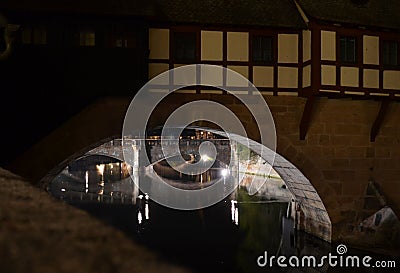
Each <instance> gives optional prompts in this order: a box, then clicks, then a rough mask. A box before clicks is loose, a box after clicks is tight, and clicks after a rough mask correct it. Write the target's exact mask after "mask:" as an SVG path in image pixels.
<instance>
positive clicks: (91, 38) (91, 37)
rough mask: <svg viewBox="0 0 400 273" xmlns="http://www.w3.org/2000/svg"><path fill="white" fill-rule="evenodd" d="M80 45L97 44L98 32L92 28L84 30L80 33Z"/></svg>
mask: <svg viewBox="0 0 400 273" xmlns="http://www.w3.org/2000/svg"><path fill="white" fill-rule="evenodd" d="M79 45H80V46H95V45H96V34H95V32H94V31H92V30H82V31H80V33H79Z"/></svg>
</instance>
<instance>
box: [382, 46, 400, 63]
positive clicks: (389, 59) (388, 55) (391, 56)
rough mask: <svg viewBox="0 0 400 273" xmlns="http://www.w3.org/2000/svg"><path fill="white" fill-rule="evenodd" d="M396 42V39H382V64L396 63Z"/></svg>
mask: <svg viewBox="0 0 400 273" xmlns="http://www.w3.org/2000/svg"><path fill="white" fill-rule="evenodd" d="M398 50H399V47H398V42H397V41H383V52H382V53H383V54H382V57H383V60H382V61H383V64H384V65H398V64H399V54H398Z"/></svg>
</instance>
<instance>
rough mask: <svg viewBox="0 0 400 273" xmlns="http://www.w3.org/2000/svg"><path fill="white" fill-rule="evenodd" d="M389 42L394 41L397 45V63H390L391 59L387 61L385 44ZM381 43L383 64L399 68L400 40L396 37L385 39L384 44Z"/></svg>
mask: <svg viewBox="0 0 400 273" xmlns="http://www.w3.org/2000/svg"><path fill="white" fill-rule="evenodd" d="M387 43H393V44H395V45H396V50H395V53H396V58H395V60H396V64H392V63H390V61H389V63H386V62H385V44H387ZM381 45H382V50H381V54H382V55H381V56H382V65H383V66H384V67H389V68H390V67H393V68H399V66H400V41H399V40H396V39H384V40H382V44H381Z"/></svg>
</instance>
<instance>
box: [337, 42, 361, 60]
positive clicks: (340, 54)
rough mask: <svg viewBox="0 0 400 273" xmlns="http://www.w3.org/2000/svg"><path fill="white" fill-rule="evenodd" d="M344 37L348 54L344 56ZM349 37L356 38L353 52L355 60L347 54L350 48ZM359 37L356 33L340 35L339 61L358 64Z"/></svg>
mask: <svg viewBox="0 0 400 273" xmlns="http://www.w3.org/2000/svg"><path fill="white" fill-rule="evenodd" d="M342 39H345V42H346V44H345V49H346V55H345V56H343V55H342V54H343V51H342ZM349 39H354V52H353V56H354V59H353V60H349V56H348V54H347V49H348V44H347V43H348V40H349ZM358 43H359V39H358V37H357V36H355V35H339V41H338V47H339V48H338V51H339V54H338V55H339V56H338V61H339V62H340V63H342V64H350V65H356V64H358V63H359V56H358V54H359V52H358V46H359V44H358Z"/></svg>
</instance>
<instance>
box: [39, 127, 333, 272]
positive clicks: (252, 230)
mask: <svg viewBox="0 0 400 273" xmlns="http://www.w3.org/2000/svg"><path fill="white" fill-rule="evenodd" d="M196 130H199V131H203V132H209V133H210V134H212V135H219V136H221V138H219V139H214V140H215V141H217V140H218V141H220V144H219V145H220V146H219V150H221V151H222V150H224V149H225V150H229V153H230V152H231V151H232V150H233V151H235V152H236V154H244V153H250V154H251V156H250V157H249V158H250V159H246V160H250V161H251V164H245V163H244V162H241V159H240V158H237V159H235V160H237V161H235V163H237V164H236V165H235V166H237V170H238V171H239V172H241V173H242V174H243V176H242V179H241V180H240V181H239V180H234V181H235V183H237V186H238V187H237V188H236V189H235V190H233V191H230V192H228V194H227V195H226V196H225V197H224V198H223V199H221V201H220V202H217V203H216V204H214V205H213V206H210V207H207V208H202V209H197V210H192V211H183V210H175V209H171V208H168V207H165V206H163V205H160V204H158V203H156V202H154V201H153V200H152V192H151V190H152V188H151V187H147V188H146V187H143V184H146V183H149V184H151V183H152V181H154V180H156V179H160V177H161V179H163V181H164V182H165V181H166V180H168V181H172V182H168V183H169V184H170V185H171V186H172V187H177V188H183V189H185V190H192V189H198V187H199V186H200V187H204V188H206V187H211V186H212V185H213V184H218V183H225V181H226V180H228V179H235V178H236V176H235V175H233V173H235V170H234V169H228V168H226V166H227V165H228V164H227V163H228V162H227V161H228V157H224V156H223V155H222V154H223V153H221V154H220V157H219V159H218V161H216V162H217V163H214V164H213V165H212V166H211V171H210V172H209V173H208V174H205V175H204V174H193V175H192V176H191V177H190V176H184V175H181V174H180V173H179V172H176V170H175V171H174V170H172V169H171V166H170V164H173V163H174V162H175V161H174V160H172V161H171V162H172V163H171V162H169V163H168V162H166V158H163V157H162V156H161V150H160V147H159V146H158V145H159V142H157V141H158V139H157V138H149V139H146V143H147V144H148V146H149V150H148V151H147V152H149V151H150V154H151V155H152V156H153V160H152V161H151V164H150V165H147V166H140V160H131V161H129V162H128V161H126V158H125V157H124V149H128V148H129V149H133V146H134V142H131V141H130V140H126V139H125V140H118V139H113V140H111V141H108V142H106V143H104V144H102V145H100V146H98V147H96V148H94V149H90V150H89V151H87V152H85V154H84V155H83V156H81V157H77V158H75V159H74V160H73V161H72V162H69V163H68V164H66V165H64V166H63V168H62V171H61V172H59V173H58V174H57V175H56V176H53V178H52V179H50V180H47V186H48V189H49V191H50V192H51V193H52V194H53V195H54V196H56V197H58V198H60V199H63V200H64V201H66V202H68V203H71V204H73V205H75V206H78V207H79V208H82V209H85V210H88V211H89V212H91V213H92V214H94V215H96V216H98V217H99V218H101V219H103V220H105V221H106V222H108V223H111V224H112V225H115V226H117V227H119V228H121V229H123V230H124V231H125V232H127V233H129V234H130V235H132V236H133V237H134V238H135V239H137V240H139V241H141V242H143V243H145V244H146V245H148V246H149V247H150V248H151V249H154V250H155V251H157V252H160V253H161V254H163V255H166V256H167V257H168V258H171V259H175V258H173V257H175V256H178V257H180V259H179V262H182V260H181V259H183V260H185V262H184V263H188V264H189V265H190V266H193V267H195V268H200V269H201V270H202V269H205V268H204V267H206V266H209V265H210V264H212V265H213V266H217V267H220V268H221V270H226V266H228V265H229V266H228V267H229V270H233V271H232V272H235V271H234V270H235V269H234V268H231V266H235V267H236V266H237V267H239V268H247V269H246V270H247V271H244V272H254V270H253V269H255V268H254V267H255V266H257V265H256V264H255V263H254V257H256V256H255V255H261V254H262V253H263V251H264V250H267V251H269V252H270V253H273V254H274V255H275V254H281V255H288V254H293V253H298V251H300V252H302V253H304V252H303V251H304V249H307V243H304V242H305V241H306V242H310V241H309V240H308V241H307V240H304V238H305V237H304V236H308V235H307V234H305V233H303V231H306V232H307V233H309V234H312V235H314V236H315V237H319V238H322V239H324V240H325V241H330V235H331V223H330V219H329V217H328V214H327V212H326V210H325V207H324V206H323V203H322V201H321V199H320V198H319V196H318V194H317V193H316V191H315V189H314V188H313V187H312V185H311V183H310V182H309V180H308V179H307V178H306V177H304V175H303V174H302V173H301V172H300V171H299V170H298V169H297V168H296V167H295V166H294V165H293V164H291V163H290V162H288V161H287V160H286V159H285V158H283V157H282V156H280V155H277V154H275V155H274V158H275V160H273V162H272V161H270V160H271V159H272V158H273V157H271V153H272V151H269V152H265V151H264V152H262V151H261V149H262V147H261V146H260V144H258V143H256V142H254V141H251V140H248V139H244V138H242V137H240V136H237V135H236V136H232V135H231V136H230V137H231V138H230V139H227V138H224V133H223V132H221V131H216V130H212V129H207V128H198V127H197V128H196ZM208 140H212V139H208ZM136 141H137V140H136ZM196 141H197V142H196ZM229 141H231V142H233V143H234V144H233V145H229V146H227V145H223V144H221V143H223V142H229ZM190 143H192V144H193V145H195V146H198V144H199V142H198V140H196V139H191V138H190V139H188V140H187V141H182V143H181V144H182V146H184V147H185V149H183V150H181V151H180V152H181V153H182V155H183V157H184V158H186V159H187V162H188V164H191V163H193V162H196V161H197V162H201V161H202V160H203V158H202V157H201V156H200V157H199V155H198V154H195V151H194V150H195V149H194V148H193V147H191V145H190ZM242 143H249V145H248V146H244V145H243V144H242ZM227 147H229V149H228V148H227ZM235 149H236V150H235ZM217 150H218V149H217ZM139 153H140V152H138V154H137V158H139V157H140V156H139ZM188 155H192V156H188ZM171 158H172V159H173V157H171ZM246 158H247V157H246ZM229 159H231V158H229ZM191 161H193V162H191ZM247 163H248V162H247ZM268 165H270V166H272V167H273V169H274V171H272V172H269V171H268V170H269V168H268V167H267V166H268ZM122 166H124V167H122ZM244 166H246V168H244ZM135 168H136V169H135ZM126 173H129V174H130V176H131V179H127V177H126ZM165 179H166V180H165ZM249 181H250V182H249ZM151 185H153V186H154V184H151ZM252 187H256V188H257V192H256V193H255V194H249V193H250V192H251V191H252V189H251V188H252ZM170 198H177V196H171V197H170ZM307 238H309V237H307ZM316 242H317V243H316ZM318 242H319V243H318ZM312 244H313V246H314V245H315V244H317V245H319V247H320V249H321V248H322V249H324V247H327V245H325V244H324V243H323V241H319V240H317V239H316V238H314V239H313V240H312ZM309 249H311V248H309ZM320 249H319V250H318V251H320ZM171 253H174V255H171ZM199 255H202V256H203V257H205V258H204V259H206V260H207V259H208V261H204V260H201V261H200V260H198V259H197V258H196V257H199ZM271 255H272V254H271ZM214 268H215V267H214ZM217 269H218V268H217Z"/></svg>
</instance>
